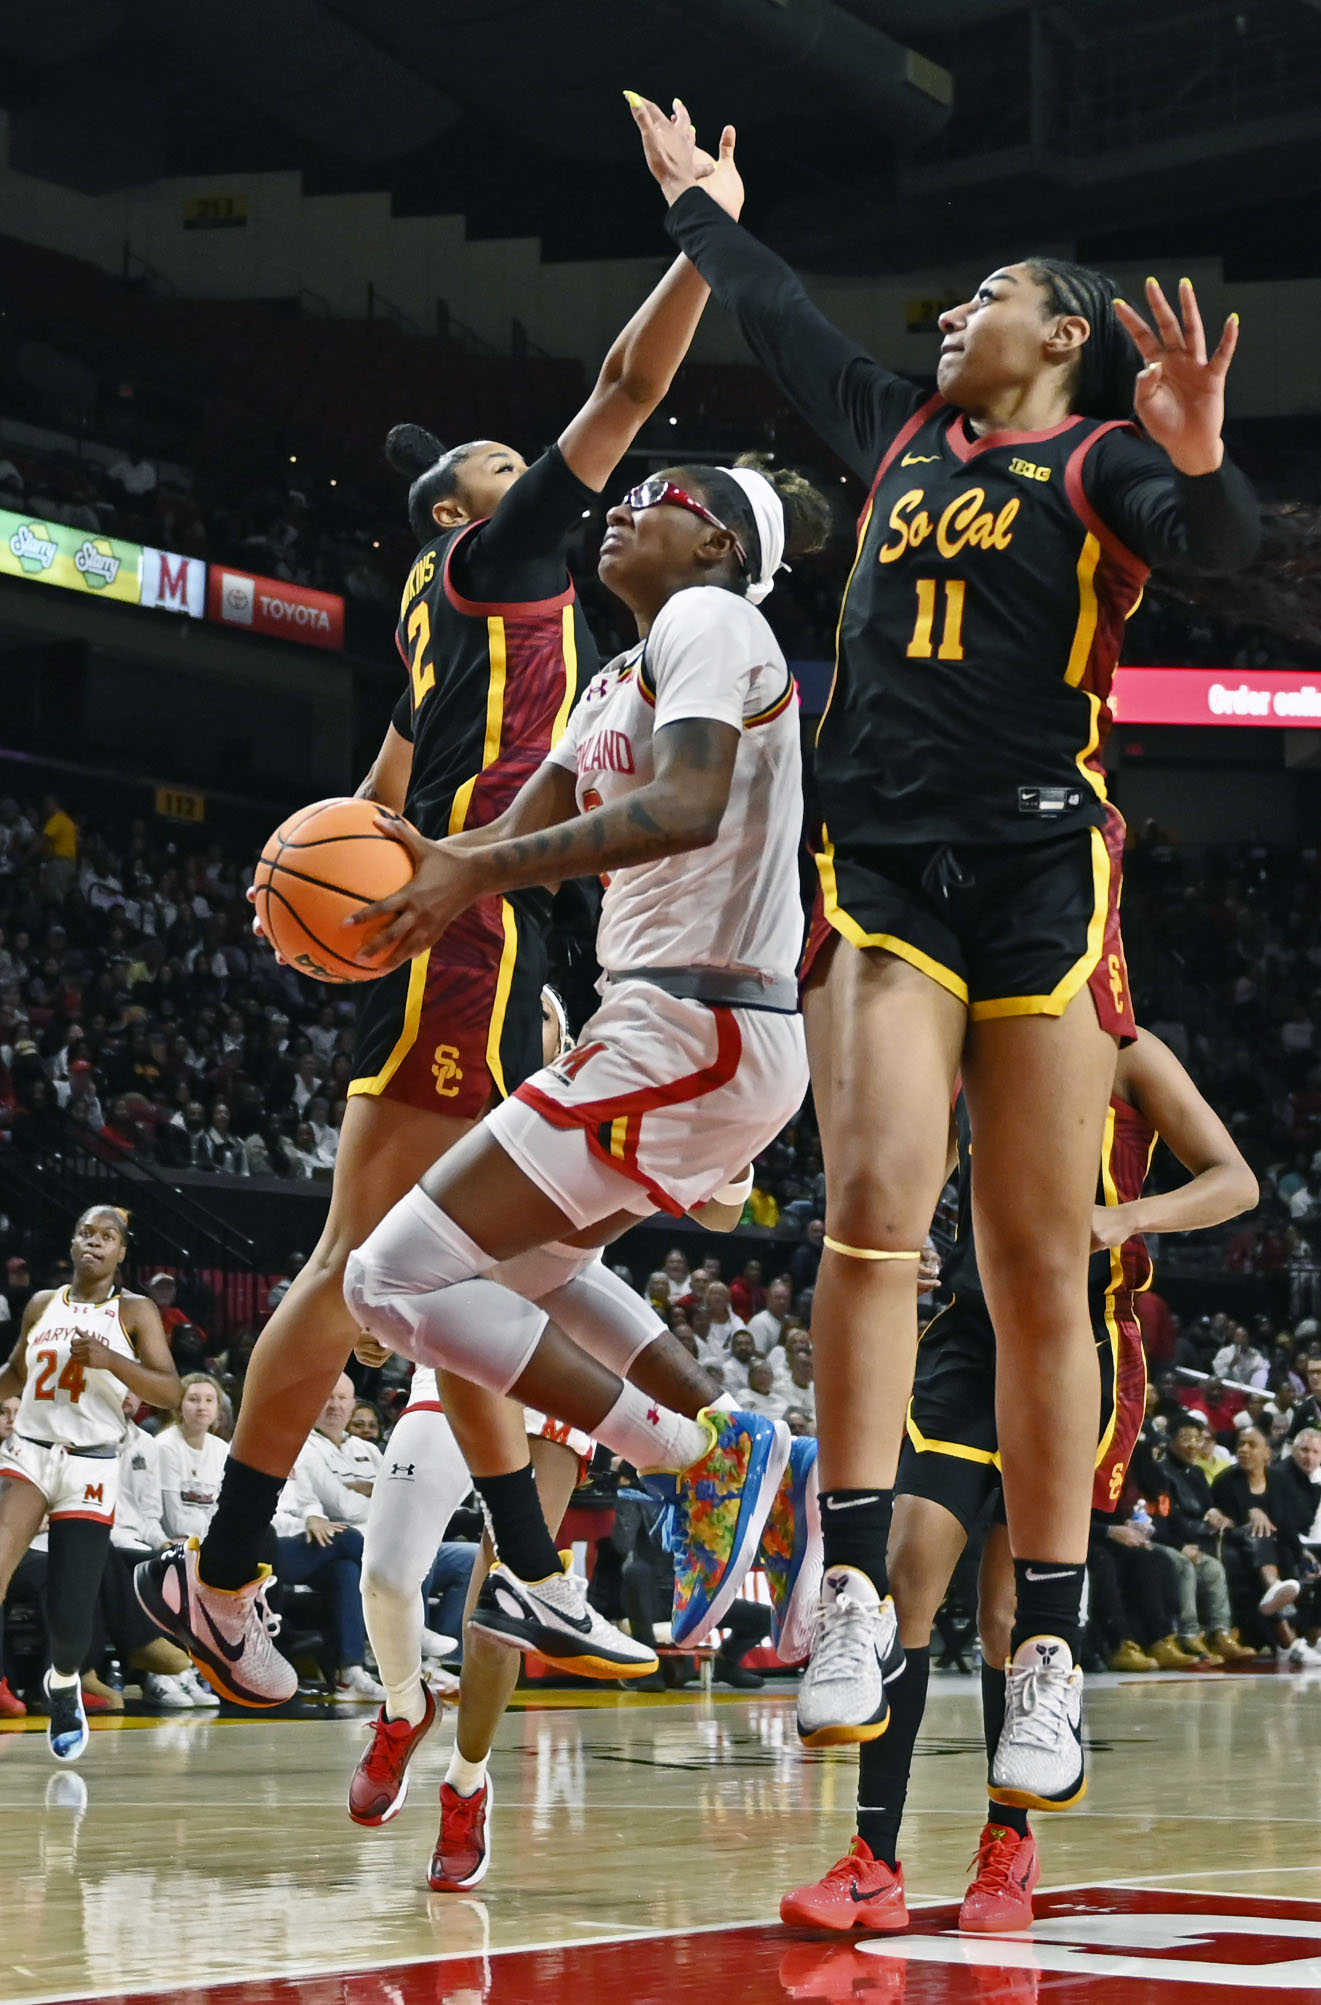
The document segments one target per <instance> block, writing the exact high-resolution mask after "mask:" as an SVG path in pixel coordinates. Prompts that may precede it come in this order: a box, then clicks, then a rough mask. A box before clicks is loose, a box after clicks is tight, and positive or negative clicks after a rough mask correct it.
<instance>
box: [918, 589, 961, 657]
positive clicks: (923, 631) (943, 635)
mask: <svg viewBox="0 0 1321 2005" xmlns="http://www.w3.org/2000/svg"><path fill="white" fill-rule="evenodd" d="M915 582H916V585H917V619H916V621H915V622H914V624H913V637H912V639H911V640H910V641H909V643H908V657H909V660H910V661H930V660H931V657H932V655H933V654H934V655H935V658H936V660H937V661H962V660H963V595H964V592H965V591H966V589H967V587H966V585H965V582H964V580H963V579H962V578H918V579H917V580H916V581H915ZM942 593H943V598H944V615H943V618H942V620H941V626H940V640H939V643H938V644H937V645H935V646H934V647H933V645H932V635H933V633H934V631H935V625H936V612H937V609H938V608H939V606H940V603H941V598H942Z"/></svg>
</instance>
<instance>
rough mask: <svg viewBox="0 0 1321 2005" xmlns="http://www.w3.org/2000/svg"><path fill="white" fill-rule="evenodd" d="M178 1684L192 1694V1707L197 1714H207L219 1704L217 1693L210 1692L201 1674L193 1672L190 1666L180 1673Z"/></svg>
mask: <svg viewBox="0 0 1321 2005" xmlns="http://www.w3.org/2000/svg"><path fill="white" fill-rule="evenodd" d="M179 1683H180V1684H181V1685H182V1686H183V1688H184V1690H185V1691H186V1692H190V1693H191V1694H192V1700H193V1705H194V1706H195V1707H196V1709H197V1710H198V1712H209V1711H210V1710H211V1709H212V1707H214V1706H218V1705H219V1704H220V1695H219V1693H218V1692H213V1691H212V1689H211V1687H210V1685H208V1684H207V1682H206V1679H205V1678H204V1677H203V1676H202V1674H201V1672H200V1671H195V1670H194V1669H193V1667H192V1665H191V1664H190V1665H189V1666H188V1669H187V1670H186V1671H180V1673H179Z"/></svg>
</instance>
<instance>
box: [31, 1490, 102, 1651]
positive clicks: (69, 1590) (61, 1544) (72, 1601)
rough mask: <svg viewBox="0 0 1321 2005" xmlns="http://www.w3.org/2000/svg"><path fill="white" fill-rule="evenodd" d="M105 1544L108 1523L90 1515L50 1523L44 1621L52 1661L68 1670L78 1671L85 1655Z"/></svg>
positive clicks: (94, 1614) (89, 1641) (93, 1620)
mask: <svg viewBox="0 0 1321 2005" xmlns="http://www.w3.org/2000/svg"><path fill="white" fill-rule="evenodd" d="M109 1550H110V1527H109V1525H100V1524H95V1523H94V1522H93V1521H92V1520H91V1519H90V1518H56V1519H54V1520H53V1522H52V1524H51V1528H50V1570H49V1572H48V1573H47V1576H46V1621H47V1623H48V1624H49V1627H50V1655H51V1663H52V1664H53V1665H54V1667H55V1669H56V1670H57V1671H59V1672H61V1673H64V1674H66V1675H67V1674H68V1673H70V1672H73V1671H81V1670H82V1668H83V1666H84V1664H85V1663H86V1661H87V1653H88V1649H89V1647H90V1645H91V1641H92V1630H93V1626H94V1624H95V1620H96V1602H97V1595H98V1593H99V1591H100V1587H101V1575H102V1572H103V1571H104V1568H105V1562H106V1554H107V1553H108V1552H109Z"/></svg>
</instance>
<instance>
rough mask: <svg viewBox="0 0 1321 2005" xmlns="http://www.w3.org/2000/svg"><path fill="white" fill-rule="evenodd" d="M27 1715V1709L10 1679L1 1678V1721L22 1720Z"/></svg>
mask: <svg viewBox="0 0 1321 2005" xmlns="http://www.w3.org/2000/svg"><path fill="white" fill-rule="evenodd" d="M26 1714H27V1707H26V1706H25V1705H24V1703H23V1701H22V1699H20V1698H19V1696H18V1693H17V1692H16V1691H14V1689H13V1688H12V1686H11V1685H10V1683H9V1680H8V1678H0V1720H21V1719H23V1718H24V1717H25V1716H26Z"/></svg>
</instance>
